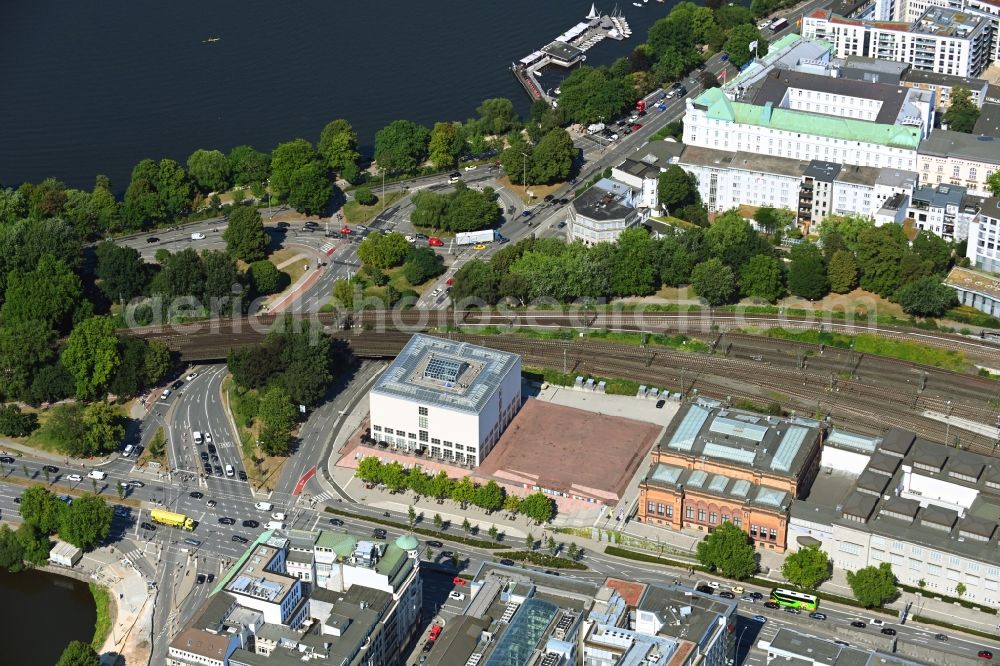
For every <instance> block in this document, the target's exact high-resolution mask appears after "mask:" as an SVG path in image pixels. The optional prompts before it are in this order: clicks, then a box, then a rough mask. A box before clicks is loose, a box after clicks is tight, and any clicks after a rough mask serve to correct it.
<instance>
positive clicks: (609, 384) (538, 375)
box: [521, 367, 639, 395]
mask: <svg viewBox="0 0 1000 666" xmlns="http://www.w3.org/2000/svg"><path fill="white" fill-rule="evenodd" d="M521 376H522V377H524V378H525V379H527V380H528V381H531V382H539V383H541V382H548V383H549V384H555V385H556V386H573V384H575V383H576V378H577V375H575V374H572V373H564V372H559V371H558V370H553V369H551V368H531V367H524V368H522V369H521ZM582 376H583V380H584V382H586V381H587V380H588V379H593V380H594V384H597V383H599V382H602V381H603V382H606V385H605V387H604V390H605V393H607V394H608V395H635V394H636V393H638V392H639V382H634V381H632V380H631V379H611V378H608V377H598V376H596V375H582Z"/></svg>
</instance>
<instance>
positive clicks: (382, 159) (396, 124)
mask: <svg viewBox="0 0 1000 666" xmlns="http://www.w3.org/2000/svg"><path fill="white" fill-rule="evenodd" d="M429 142H430V131H429V130H428V129H427V128H426V127H424V126H422V125H418V124H416V123H414V122H412V121H409V120H395V121H393V122H392V123H390V124H389V125H387V126H386V127H383V128H382V129H380V130H379V131H378V132H377V133H376V134H375V162H377V163H378V166H379V168H380V169H382V170H383V171H385V172H387V173H409V172H412V171H415V170H416V169H417V167H419V166H420V165H421V164H423V162H424V160H426V159H427V150H428V143H429Z"/></svg>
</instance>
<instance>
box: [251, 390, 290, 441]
mask: <svg viewBox="0 0 1000 666" xmlns="http://www.w3.org/2000/svg"><path fill="white" fill-rule="evenodd" d="M257 415H258V417H259V418H260V420H261V422H262V424H263V427H262V428H261V432H260V448H261V449H262V450H263V451H264V452H265V453H266V454H268V455H270V456H286V455H288V453H289V451H290V449H291V443H292V428H294V427H295V419H296V409H295V405H294V404H292V399H291V398H290V397H289V396H288V392H287V391H285V389H284V388H282V387H280V386H274V387H272V388H269V389H268V390H267V391H265V392H264V395H262V396H261V399H260V407H259V408H258V412H257Z"/></svg>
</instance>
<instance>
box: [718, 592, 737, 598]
mask: <svg viewBox="0 0 1000 666" xmlns="http://www.w3.org/2000/svg"><path fill="white" fill-rule="evenodd" d="M719 596H720V597H722V598H723V599H735V598H736V595H735V594H733V593H732V592H719Z"/></svg>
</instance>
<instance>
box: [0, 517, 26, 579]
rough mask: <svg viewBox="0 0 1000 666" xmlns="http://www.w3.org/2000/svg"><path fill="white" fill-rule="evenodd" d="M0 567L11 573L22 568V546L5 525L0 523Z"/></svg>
mask: <svg viewBox="0 0 1000 666" xmlns="http://www.w3.org/2000/svg"><path fill="white" fill-rule="evenodd" d="M0 568H3V569H6V570H7V571H10V572H11V573H16V572H18V571H21V570H22V569H24V546H22V545H21V542H20V541H19V540H18V538H17V535H16V534H15V533H14V531H13V530H11V529H10V527H8V526H7V525H0Z"/></svg>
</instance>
